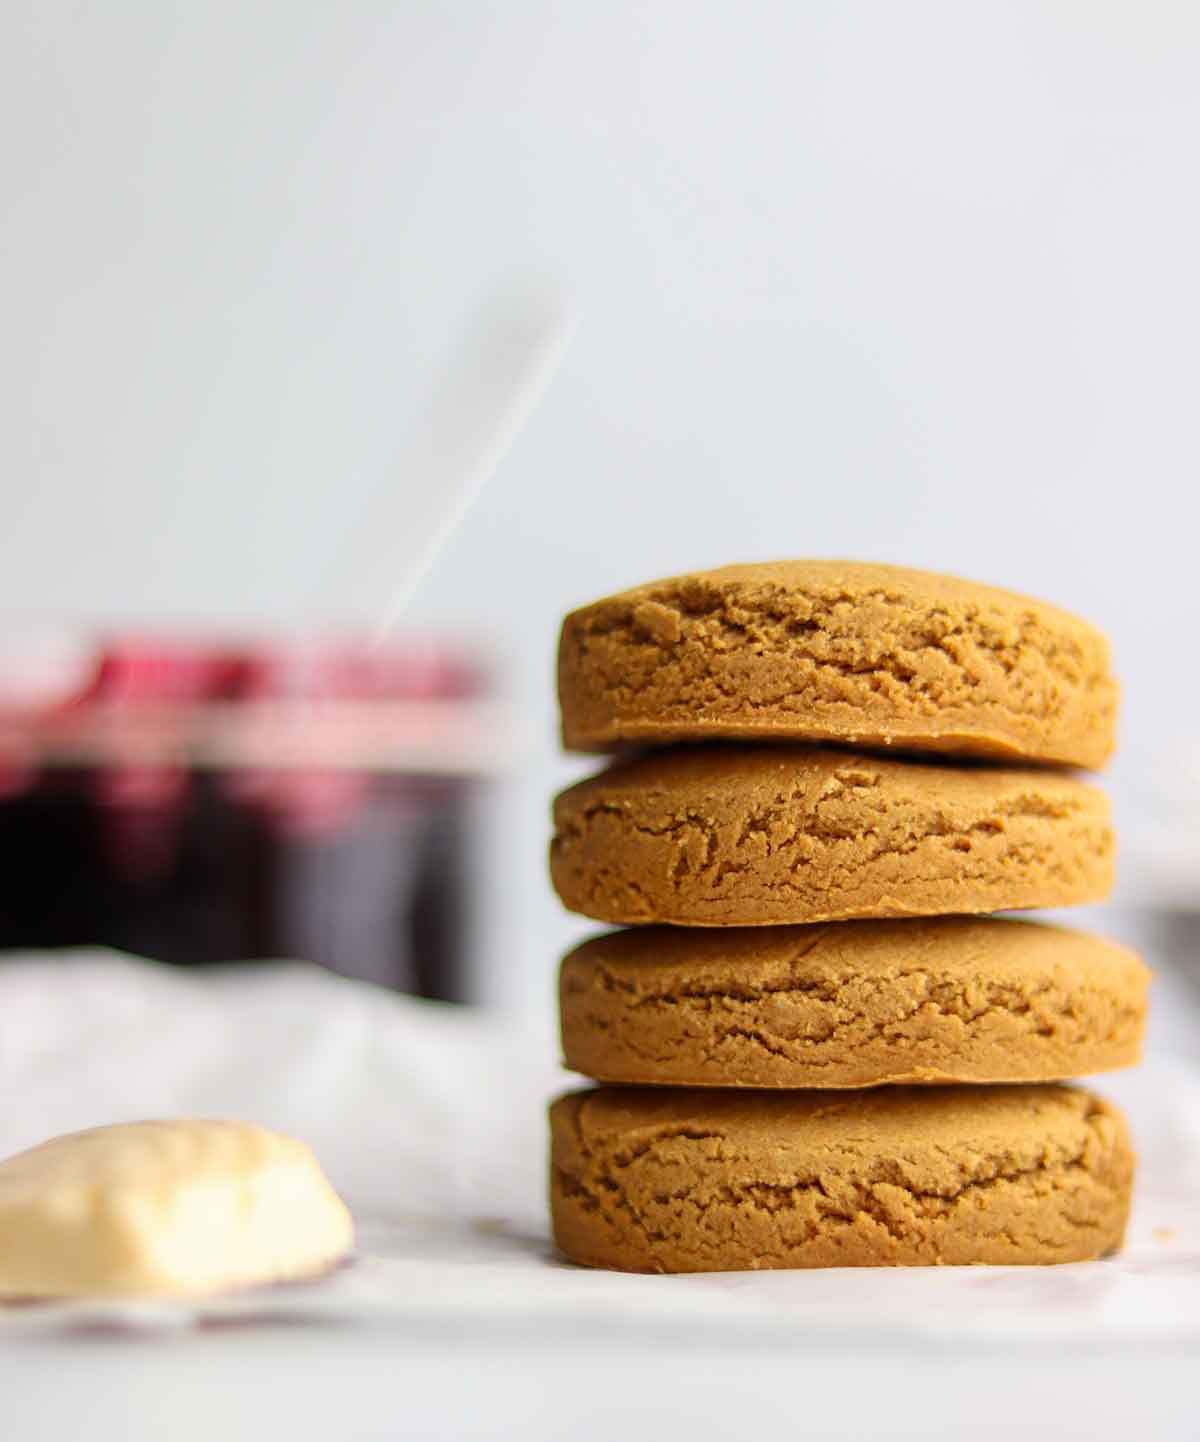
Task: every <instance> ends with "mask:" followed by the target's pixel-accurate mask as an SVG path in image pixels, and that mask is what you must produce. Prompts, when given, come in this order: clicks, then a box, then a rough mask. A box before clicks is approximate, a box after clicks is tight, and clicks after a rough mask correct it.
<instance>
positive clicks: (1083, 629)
mask: <svg viewBox="0 0 1200 1442" xmlns="http://www.w3.org/2000/svg"><path fill="white" fill-rule="evenodd" d="M558 691H559V701H560V705H561V708H562V737H563V744H564V745H565V746H566V747H567V748H568V749H573V750H579V751H604V750H611V749H614V748H616V747H618V746H621V745H626V744H630V743H633V744H662V743H664V742H675V741H696V740H714V739H725V740H785V741H786V740H792V741H797V740H806V741H836V742H840V743H844V744H848V745H861V746H870V747H892V746H894V747H897V748H900V749H903V750H921V751H932V752H937V753H941V754H944V753H949V752H954V753H962V754H964V755H978V756H989V757H1001V758H1004V757H1007V758H1010V759H1015V760H1019V759H1022V758H1024V759H1027V760H1030V761H1038V762H1050V763H1056V764H1059V765H1067V766H1085V767H1098V766H1102V765H1103V764H1104V762H1105V761H1106V760H1107V758H1108V756H1109V754H1110V752H1111V751H1112V748H1113V739H1114V730H1115V725H1116V713H1117V704H1118V690H1117V685H1116V682H1115V680H1114V679H1113V676H1112V672H1111V669H1110V661H1109V647H1108V642H1107V641H1106V639H1105V638H1104V636H1103V635H1102V634H1101V633H1100V632H1099V631H1097V630H1096V629H1095V628H1094V627H1092V626H1090V625H1088V624H1087V623H1086V622H1084V621H1081V620H1079V619H1078V618H1077V617H1075V616H1072V615H1069V614H1068V613H1067V612H1065V611H1060V610H1059V609H1058V608H1057V607H1054V606H1049V605H1046V604H1044V603H1043V602H1040V601H1036V600H1033V599H1031V598H1029V597H1026V596H1018V595H1015V594H1013V593H1012V592H1008V591H1002V590H998V589H996V588H994V587H990V586H981V585H977V584H975V583H973V582H970V581H963V580H959V579H957V578H955V577H951V576H941V575H935V574H932V573H929V572H925V571H912V570H907V569H904V568H902V567H899V566H886V565H876V564H867V563H863V562H855V561H781V562H774V563H768V564H761V565H740V566H724V567H722V568H720V569H719V570H714V571H702V572H696V573H694V574H691V575H685V576H678V577H673V578H670V579H667V580H662V581H655V582H652V583H650V584H648V585H644V586H639V587H637V588H635V589H633V590H630V591H625V592H623V593H621V594H620V595H617V596H611V597H608V598H606V599H604V600H601V601H597V602H594V603H593V604H592V605H589V606H584V607H582V608H580V609H579V610H577V611H573V612H572V613H571V614H570V615H569V616H568V617H567V618H566V620H565V621H564V623H563V627H562V633H561V636H560V640H559V652H558Z"/></svg>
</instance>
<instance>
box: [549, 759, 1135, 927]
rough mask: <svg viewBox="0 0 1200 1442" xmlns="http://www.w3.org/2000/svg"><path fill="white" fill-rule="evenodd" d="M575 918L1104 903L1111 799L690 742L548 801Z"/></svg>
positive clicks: (1046, 774)
mask: <svg viewBox="0 0 1200 1442" xmlns="http://www.w3.org/2000/svg"><path fill="white" fill-rule="evenodd" d="M554 825H555V835H554V839H553V841H552V843H551V847H550V872H551V877H552V880H553V882H554V886H555V889H556V890H557V892H558V894H559V897H560V898H561V900H562V901H563V903H564V904H565V905H566V906H567V907H568V908H569V909H570V910H572V911H577V912H581V913H582V914H583V915H585V916H590V917H594V918H595V919H596V920H597V921H606V922H610V923H614V924H624V925H637V924H643V923H650V922H668V923H673V924H675V925H679V926H765V925H784V924H787V923H802V922H814V921H836V920H845V919H851V918H855V917H893V916H937V915H947V914H953V913H982V912H991V911H1007V910H1019V909H1021V908H1025V907H1035V906H1073V905H1077V904H1080V903H1084V902H1089V901H1100V900H1103V898H1104V897H1105V896H1106V895H1107V894H1108V892H1109V890H1110V888H1111V886H1112V879H1113V865H1114V853H1115V842H1114V837H1113V831H1112V826H1111V823H1110V815H1109V805H1108V800H1107V798H1106V796H1105V795H1104V793H1103V792H1102V791H1100V790H1099V789H1098V788H1096V787H1094V786H1090V785H1088V784H1086V783H1084V782H1081V781H1078V780H1076V779H1074V778H1073V777H1070V776H1063V775H1061V774H1058V773H1055V772H1050V771H1041V770H1037V769H1028V770H1009V769H1000V768H994V767H979V766H976V767H963V766H950V765H947V766H935V765H932V764H928V763H920V762H911V761H909V762H903V761H894V760H891V759H881V758H879V757H875V756H867V755H855V754H853V753H845V752H840V751H836V750H833V749H827V748H823V747H813V746H755V747H752V746H745V747H743V746H697V747H680V748H676V749H667V750H664V751H659V752H652V753H649V754H647V755H645V756H642V757H638V758H636V759H634V760H630V761H622V762H618V763H616V764H615V765H613V766H611V767H609V769H608V770H607V771H604V772H602V773H601V774H600V775H598V776H595V777H592V778H591V779H589V780H587V781H583V782H581V783H579V784H578V785H576V786H573V787H571V788H569V789H568V790H567V791H564V792H563V793H561V794H560V795H559V796H558V798H557V799H556V801H555V804H554Z"/></svg>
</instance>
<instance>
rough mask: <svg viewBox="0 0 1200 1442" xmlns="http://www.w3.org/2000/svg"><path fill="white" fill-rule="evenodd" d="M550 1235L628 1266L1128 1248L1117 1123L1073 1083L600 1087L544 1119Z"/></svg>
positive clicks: (597, 1260)
mask: <svg viewBox="0 0 1200 1442" xmlns="http://www.w3.org/2000/svg"><path fill="white" fill-rule="evenodd" d="M550 1123H551V1135H552V1142H551V1176H550V1203H551V1214H552V1221H553V1229H554V1237H555V1240H556V1242H557V1244H558V1246H559V1247H560V1248H561V1250H562V1251H563V1252H564V1253H565V1254H566V1255H567V1256H568V1257H569V1258H570V1259H571V1260H573V1261H575V1262H580V1263H582V1264H584V1265H586V1266H594V1267H610V1268H616V1269H618V1270H622V1271H635V1272H697V1271H733V1270H743V1269H758V1268H771V1267H846V1266H926V1265H947V1264H954V1265H961V1264H969V1263H1020V1264H1029V1263H1049V1262H1076V1261H1086V1260H1090V1259H1092V1258H1095V1257H1100V1256H1103V1255H1104V1254H1105V1253H1107V1252H1110V1251H1113V1250H1114V1249H1115V1248H1117V1247H1119V1246H1120V1244H1121V1240H1122V1237H1123V1235H1124V1230H1125V1223H1126V1218H1127V1214H1128V1209H1129V1196H1130V1188H1131V1184H1132V1177H1133V1168H1134V1157H1133V1152H1132V1149H1131V1146H1130V1142H1129V1137H1128V1132H1127V1129H1126V1126H1125V1122H1124V1119H1123V1118H1122V1116H1121V1114H1120V1113H1119V1112H1118V1111H1117V1110H1116V1109H1115V1108H1114V1107H1112V1106H1111V1105H1109V1104H1108V1103H1106V1102H1104V1101H1102V1100H1101V1099H1100V1098H1098V1097H1095V1096H1092V1095H1090V1094H1089V1093H1087V1092H1084V1091H1080V1090H1078V1089H1075V1088H1072V1087H1061V1086H1013V1087H1007V1086H1001V1087H937V1088H904V1087H896V1088H884V1089H882V1090H880V1091H870V1092H822V1093H799V1094H784V1093H778V1092H774V1093H761V1094H757V1095H755V1096H748V1095H745V1094H741V1093H731V1092H713V1091H686V1090H678V1091H677V1090H666V1089H660V1088H651V1089H646V1088H638V1087H604V1088H600V1089H597V1090H594V1091H586V1092H575V1093H571V1094H569V1095H567V1096H564V1097H560V1098H559V1100H558V1101H556V1102H555V1103H554V1104H553V1106H552V1107H551V1109H550Z"/></svg>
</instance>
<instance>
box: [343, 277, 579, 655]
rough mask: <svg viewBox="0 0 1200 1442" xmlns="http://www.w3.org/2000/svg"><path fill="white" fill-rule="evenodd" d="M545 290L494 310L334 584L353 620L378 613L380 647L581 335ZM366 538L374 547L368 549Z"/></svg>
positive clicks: (444, 385)
mask: <svg viewBox="0 0 1200 1442" xmlns="http://www.w3.org/2000/svg"><path fill="white" fill-rule="evenodd" d="M573 328H574V327H573V324H572V321H571V318H570V317H569V316H568V313H567V310H566V307H565V306H564V305H563V303H562V301H561V299H560V298H559V297H558V296H557V295H556V294H554V293H552V292H549V291H547V290H545V289H542V290H537V291H532V292H527V293H524V294H518V295H514V296H510V297H508V298H507V299H506V300H504V301H503V302H500V303H498V304H496V305H493V306H491V307H489V308H488V309H487V310H486V311H485V313H484V315H483V316H482V317H481V319H480V321H479V323H478V325H477V327H476V329H475V331H474V332H473V334H472V335H471V336H470V337H469V339H468V341H467V343H466V344H465V345H464V347H463V349H462V350H461V351H460V353H459V355H458V357H457V359H456V361H455V363H454V365H453V366H452V367H451V369H450V371H449V372H448V373H447V374H446V375H445V376H444V377H443V379H442V381H441V383H440V385H439V386H438V387H437V390H436V391H435V393H434V395H433V397H432V399H431V402H430V405H429V407H428V408H427V410H426V412H425V414H424V416H423V418H422V420H421V422H420V424H419V426H418V429H417V431H416V433H415V434H414V435H413V436H412V437H411V439H410V441H409V443H408V445H407V447H406V449H405V452H404V454H403V456H402V457H401V460H400V463H399V465H398V466H397V472H396V473H397V475H398V477H399V479H398V481H397V482H396V484H394V485H391V486H388V487H385V488H381V489H380V491H379V492H378V493H377V495H376V498H375V502H374V505H373V507H372V509H371V512H370V513H369V515H368V517H367V518H366V523H365V525H364V526H363V527H361V528H356V531H355V536H354V538H353V542H352V546H351V548H350V550H349V551H348V552H347V554H346V555H344V556H343V557H342V559H341V563H340V565H339V566H338V567H337V573H336V574H335V575H334V576H333V577H331V578H330V583H331V584H330V590H329V593H328V594H330V595H331V596H337V597H338V599H339V601H340V602H341V603H342V604H345V603H347V602H349V603H351V604H352V605H353V612H352V614H358V615H362V616H372V615H374V616H377V617H378V618H379V619H378V621H377V623H376V625H375V628H374V632H373V634H372V644H373V645H375V646H378V645H379V644H380V643H381V642H382V641H383V640H385V639H386V637H387V636H388V634H389V633H390V632H391V630H392V628H393V627H394V626H395V625H396V622H397V621H398V620H399V618H400V616H401V615H402V614H403V612H404V609H405V607H406V606H407V605H408V603H409V601H410V600H411V598H412V596H413V593H414V592H415V591H416V590H417V588H418V587H419V586H420V584H421V582H422V581H423V580H424V579H425V577H426V576H427V575H428V573H429V571H430V569H431V568H432V566H433V565H434V563H435V562H436V560H437V558H438V556H439V555H440V554H441V552H442V550H443V549H444V548H445V546H446V544H447V542H448V541H449V540H450V538H451V536H453V534H454V532H455V531H456V530H457V529H458V527H459V526H460V525H461V524H462V522H463V520H464V518H465V517H466V515H467V514H468V512H469V511H470V509H471V507H472V506H473V505H474V504H475V501H476V500H477V499H478V497H479V494H480V492H481V491H482V489H483V487H484V485H485V484H486V483H487V481H488V480H489V478H490V477H491V476H492V474H493V473H494V472H495V470H496V468H497V467H498V466H499V464H500V462H501V460H503V458H504V456H505V454H506V453H507V451H508V449H509V447H510V446H511V445H512V443H513V441H514V440H515V439H516V437H517V436H518V435H519V434H520V432H521V430H522V429H523V428H524V426H525V424H526V423H527V422H528V420H529V418H530V416H531V415H532V414H533V412H534V411H535V410H536V409H537V406H538V405H539V403H540V402H541V399H542V397H543V396H544V395H545V393H546V390H547V388H548V387H549V385H550V382H551V380H552V379H553V378H554V375H555V373H556V371H557V370H558V367H559V364H560V363H561V361H562V358H563V355H564V354H565V352H566V348H567V344H568V342H569V340H570V336H571V333H572V331H573ZM364 535H365V537H366V538H368V540H369V544H365V545H364V544H363V539H364Z"/></svg>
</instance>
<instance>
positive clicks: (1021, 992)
mask: <svg viewBox="0 0 1200 1442" xmlns="http://www.w3.org/2000/svg"><path fill="white" fill-rule="evenodd" d="M1149 976H1150V973H1149V971H1148V969H1147V968H1146V967H1145V966H1144V965H1143V964H1142V962H1141V961H1140V960H1139V959H1138V957H1136V956H1135V955H1134V954H1133V952H1131V951H1128V950H1126V948H1125V947H1123V946H1118V945H1117V944H1116V943H1115V942H1110V941H1105V940H1103V939H1102V938H1100V937H1096V936H1087V935H1084V934H1083V933H1081V932H1075V931H1068V930H1066V929H1065V928H1062V927H1057V926H1047V925H1044V924H1041V923H1036V922H1025V921H1003V920H999V919H996V918H975V917H941V918H934V919H929V920H912V921H856V922H843V923H841V924H838V925H831V926H821V925H817V926H794V927H793V926H785V927H753V928H749V929H742V928H735V927H730V928H724V929H720V930H701V929H697V928H694V927H693V928H688V929H684V928H680V927H659V926H652V927H639V928H636V929H633V930H629V931H617V932H610V933H608V934H606V935H604V936H597V937H593V938H592V939H591V940H590V941H586V942H584V943H583V945H582V946H579V947H576V948H575V950H574V951H572V952H570V953H569V954H568V955H567V956H566V957H565V958H564V959H563V963H562V969H561V973H560V980H559V1000H560V1015H561V1020H562V1043H563V1056H564V1060H565V1064H566V1065H567V1066H568V1067H570V1068H572V1069H573V1070H574V1071H577V1072H581V1073H582V1074H583V1075H585V1076H589V1077H592V1078H594V1079H595V1080H597V1081H604V1082H624V1083H630V1082H632V1083H652V1084H657V1085H671V1086H704V1087H764V1088H789V1087H791V1088H798V1087H804V1088H848V1087H872V1086H880V1085H883V1084H888V1083H912V1082H922V1083H926V1082H1018V1081H1021V1082H1047V1081H1059V1080H1063V1079H1065V1078H1068V1077H1075V1076H1087V1075H1089V1074H1090V1073H1094V1072H1101V1071H1110V1070H1113V1069H1115V1068H1118V1067H1126V1066H1133V1065H1134V1064H1135V1063H1136V1062H1137V1061H1138V1059H1139V1057H1140V1054H1141V1047H1142V1035H1143V1031H1144V1027H1145V1017H1146V992H1147V986H1148V982H1149Z"/></svg>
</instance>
